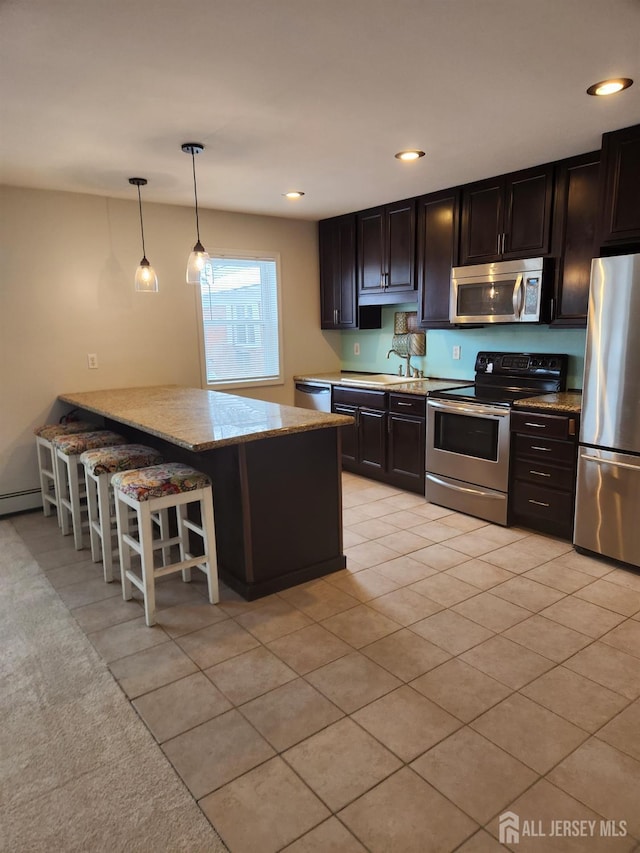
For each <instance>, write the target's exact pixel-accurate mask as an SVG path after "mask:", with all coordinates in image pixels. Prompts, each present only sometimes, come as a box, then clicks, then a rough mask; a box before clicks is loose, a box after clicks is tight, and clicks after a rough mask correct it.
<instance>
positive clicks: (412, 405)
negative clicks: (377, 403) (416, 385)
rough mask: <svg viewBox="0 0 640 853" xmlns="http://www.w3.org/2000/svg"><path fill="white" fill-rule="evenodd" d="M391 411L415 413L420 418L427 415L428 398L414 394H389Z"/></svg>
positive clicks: (404, 413) (407, 413)
mask: <svg viewBox="0 0 640 853" xmlns="http://www.w3.org/2000/svg"><path fill="white" fill-rule="evenodd" d="M389 411H390V412H398V414H401V415H415V416H416V417H418V418H426V416H427V398H426V397H417V396H414V395H413V394H389Z"/></svg>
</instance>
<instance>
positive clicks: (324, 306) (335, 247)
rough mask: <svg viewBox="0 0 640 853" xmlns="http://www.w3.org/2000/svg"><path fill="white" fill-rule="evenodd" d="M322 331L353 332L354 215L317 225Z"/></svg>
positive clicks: (354, 283) (354, 276)
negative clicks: (348, 330) (340, 330)
mask: <svg viewBox="0 0 640 853" xmlns="http://www.w3.org/2000/svg"><path fill="white" fill-rule="evenodd" d="M318 237H319V248H320V306H321V318H320V319H321V328H323V329H354V328H356V327H357V313H356V227H355V216H354V215H349V216H341V217H337V218H336V219H325V220H323V221H322V222H320V225H319V231H318Z"/></svg>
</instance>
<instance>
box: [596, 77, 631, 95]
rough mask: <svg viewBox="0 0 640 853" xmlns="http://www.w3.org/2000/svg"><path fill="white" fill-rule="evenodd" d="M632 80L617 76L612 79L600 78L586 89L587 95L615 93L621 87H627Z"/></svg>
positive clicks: (619, 90)
mask: <svg viewBox="0 0 640 853" xmlns="http://www.w3.org/2000/svg"><path fill="white" fill-rule="evenodd" d="M632 83H633V80H631V79H630V78H629V77H617V78H616V79H614V80H601V81H600V83H594V84H593V86H589V88H588V89H587V95H615V94H616V92H621V91H622V90H623V89H628V88H629V86H631V85H632Z"/></svg>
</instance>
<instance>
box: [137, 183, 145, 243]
mask: <svg viewBox="0 0 640 853" xmlns="http://www.w3.org/2000/svg"><path fill="white" fill-rule="evenodd" d="M138 210H139V211H140V234H141V235H142V257H143V258H146V257H147V251H146V249H145V247H144V225H143V224H142V198H141V197H140V184H138Z"/></svg>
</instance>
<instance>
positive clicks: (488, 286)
mask: <svg viewBox="0 0 640 853" xmlns="http://www.w3.org/2000/svg"><path fill="white" fill-rule="evenodd" d="M516 281H517V276H513V278H510V279H509V280H508V281H487V282H478V283H477V284H475V283H474V284H460V285H458V314H459V315H460V316H462V317H492V316H495V317H511V316H514V311H513V292H514V289H515V286H516Z"/></svg>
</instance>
